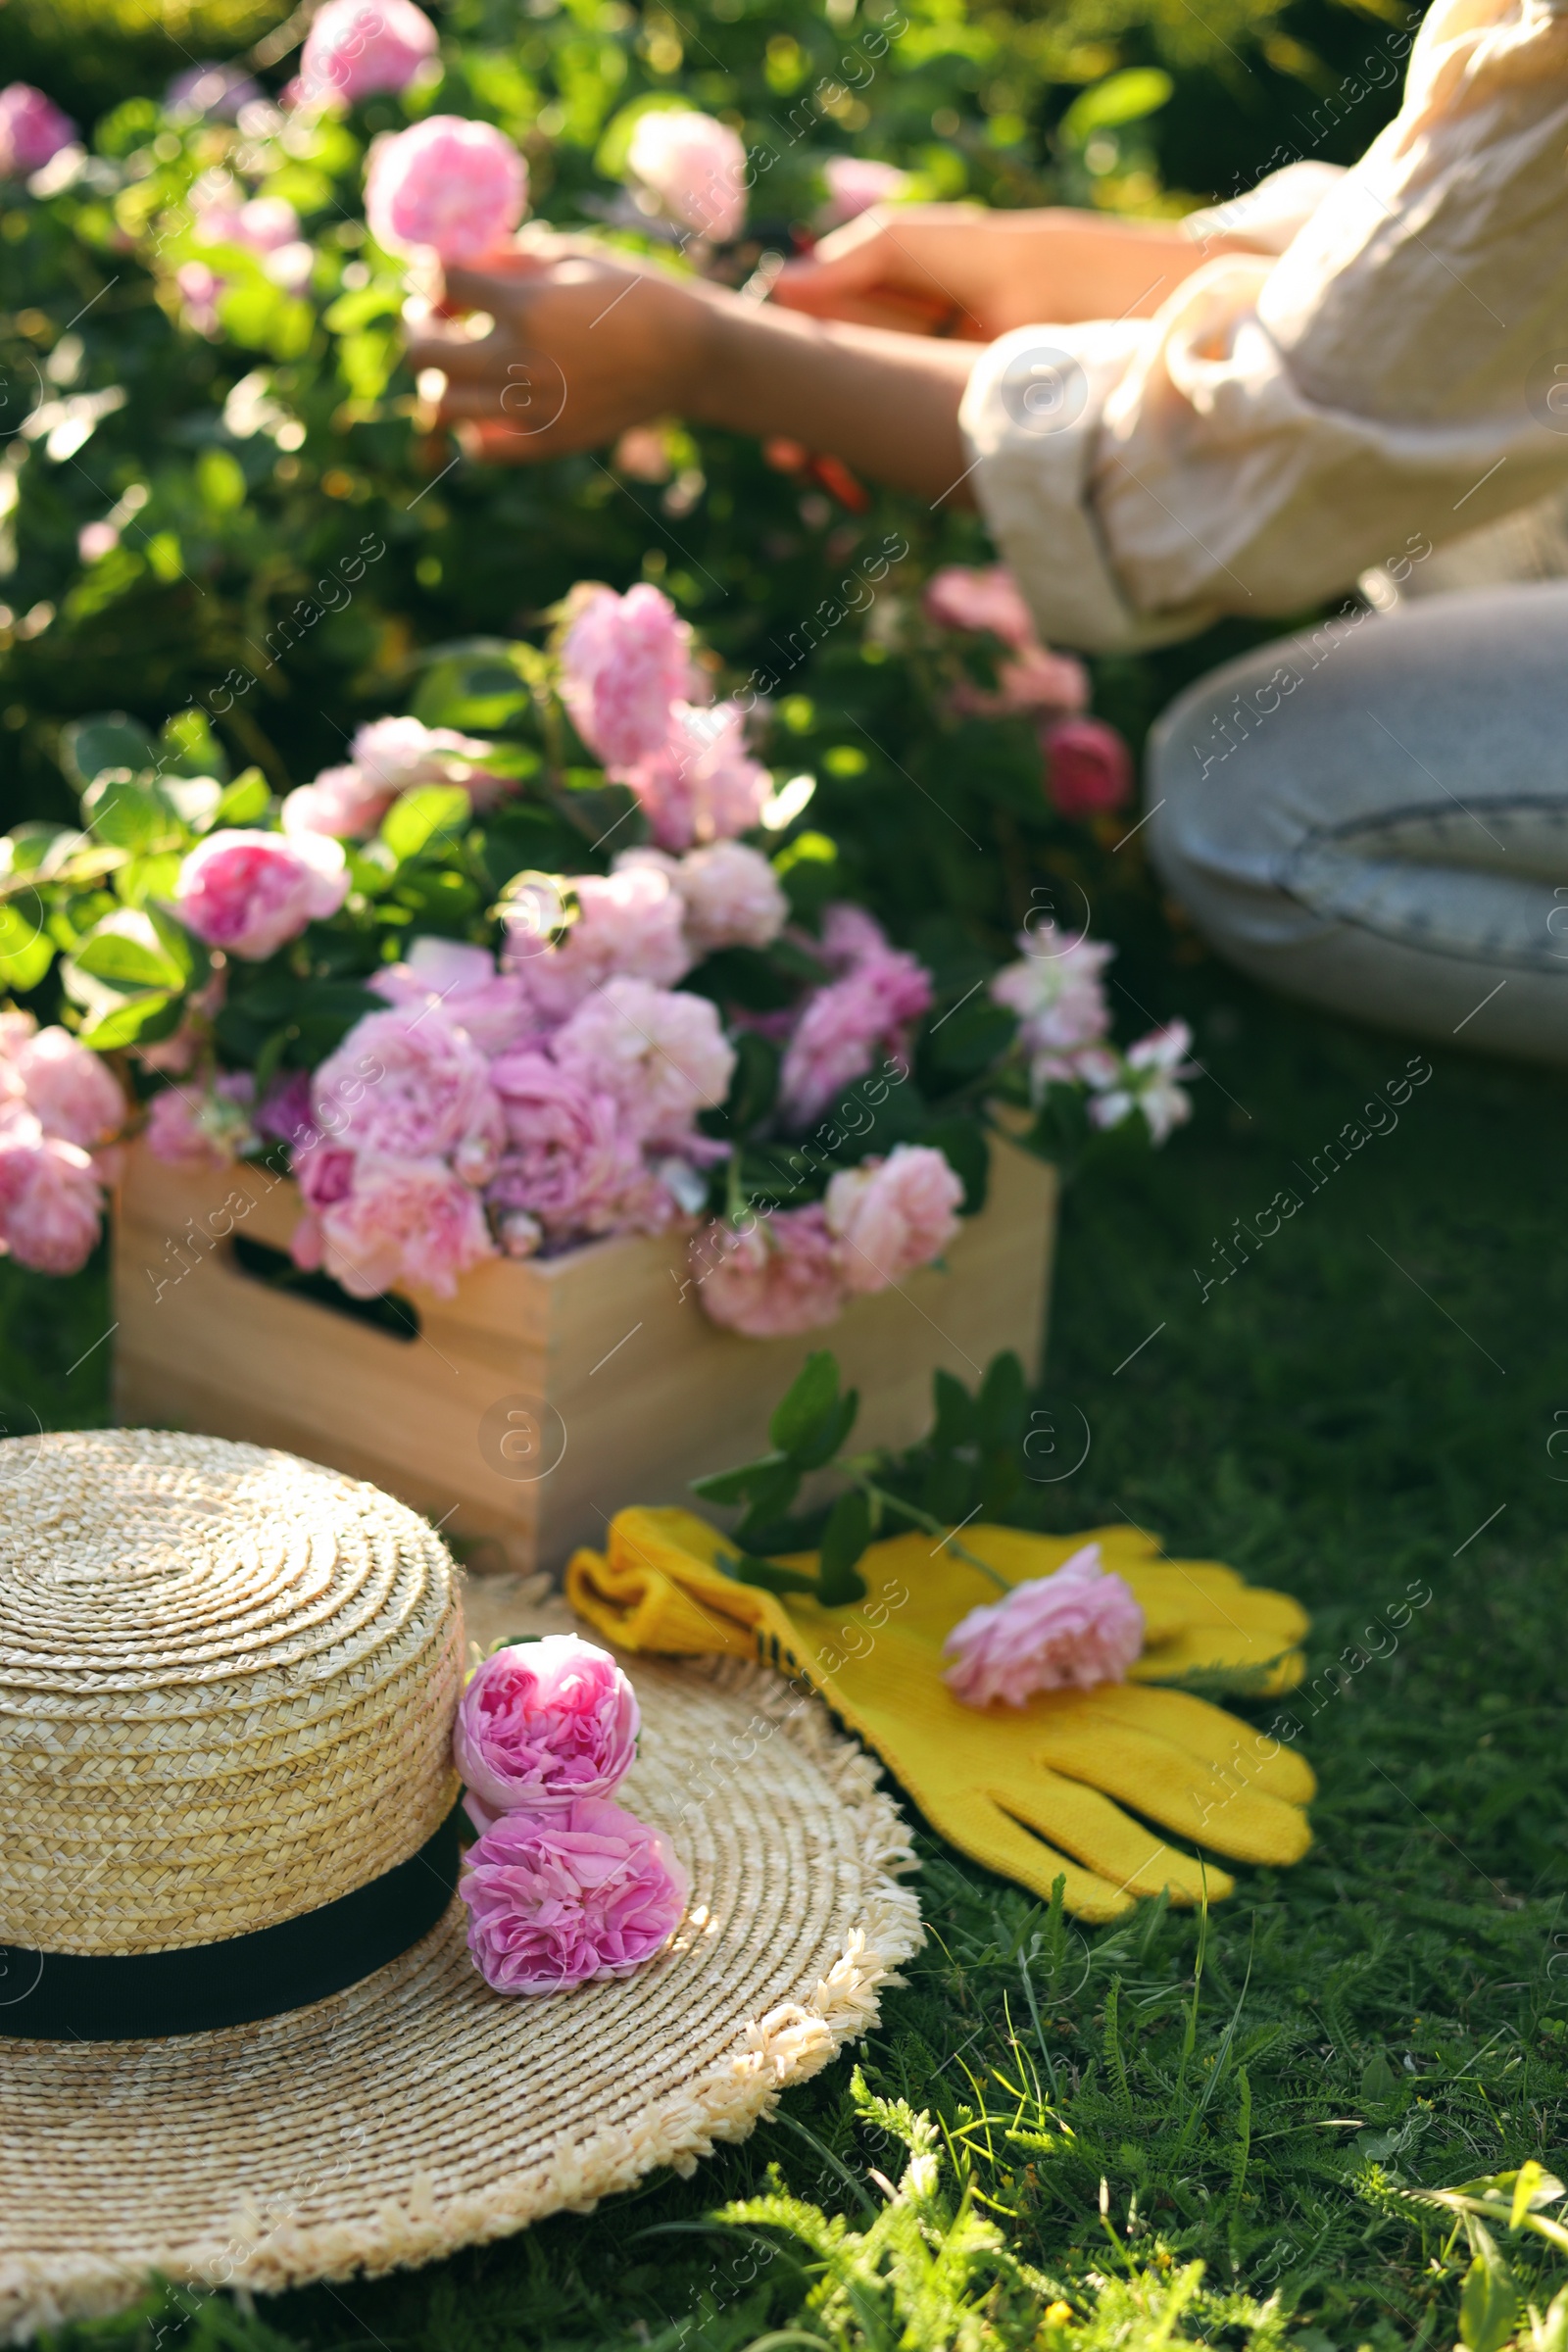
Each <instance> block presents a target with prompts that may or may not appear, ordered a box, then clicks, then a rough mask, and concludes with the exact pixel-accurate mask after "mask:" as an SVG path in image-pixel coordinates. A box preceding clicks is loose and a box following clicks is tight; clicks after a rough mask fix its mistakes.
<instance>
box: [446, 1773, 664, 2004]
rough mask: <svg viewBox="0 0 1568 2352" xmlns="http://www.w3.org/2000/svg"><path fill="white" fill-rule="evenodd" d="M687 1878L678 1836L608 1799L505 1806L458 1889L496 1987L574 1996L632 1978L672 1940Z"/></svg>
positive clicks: (472, 1947)
mask: <svg viewBox="0 0 1568 2352" xmlns="http://www.w3.org/2000/svg"><path fill="white" fill-rule="evenodd" d="M686 1888H687V1881H686V1874H685V1872H684V1871H683V1870H682V1869H681V1867H680V1865H679V1863H678V1862H677V1861H676V1860H675V1857H674V1855H673V1853H672V1852H671V1850H670V1846H669V1842H668V1840H667V1838H663V1837H662V1836H661V1834H660V1832H659V1831H658V1830H652V1829H649V1828H648V1827H647V1825H646V1824H645V1823H643V1822H640V1821H638V1820H637V1819H636V1817H635V1815H633V1814H631V1813H627V1812H624V1811H623V1810H622V1808H621V1807H620V1806H619V1805H613V1804H610V1803H608V1802H607V1801H606V1800H605V1799H604V1798H602V1797H578V1798H577V1799H576V1800H575V1801H574V1802H573V1803H572V1804H571V1805H570V1806H569V1807H568V1808H567V1809H566V1810H565V1811H564V1812H563V1813H550V1814H545V1815H543V1816H535V1815H532V1814H527V1813H503V1814H502V1815H501V1816H500V1818H499V1819H498V1820H497V1821H496V1822H495V1823H494V1825H493V1826H492V1827H491V1828H490V1829H488V1830H486V1831H485V1833H484V1835H483V1837H482V1838H479V1840H478V1842H477V1843H476V1844H474V1845H472V1846H470V1847H469V1849H468V1856H467V1866H466V1869H465V1871H464V1874H463V1877H462V1879H461V1881H460V1882H459V1886H458V1892H459V1893H460V1894H461V1895H462V1897H463V1899H464V1901H465V1902H466V1904H467V1906H468V1949H469V1951H470V1952H471V1953H472V1955H473V1959H474V1963H475V1965H476V1967H477V1968H478V1970H479V1973H480V1975H481V1976H482V1977H483V1978H484V1981H485V1983H486V1984H487V1985H489V1986H490V1988H491V1990H492V1991H493V1992H526V1993H544V1992H564V1991H566V1990H567V1989H568V1988H569V1987H570V1986H571V1985H587V1984H590V1983H592V1982H593V1981H594V1980H595V1979H596V1978H600V1977H628V1976H630V1975H631V1973H632V1971H633V1970H634V1969H636V1968H639V1967H640V1966H641V1965H642V1963H643V1962H644V1961H645V1960H651V1959H652V1958H653V1956H654V1954H655V1953H656V1952H657V1951H658V1950H659V1949H660V1948H661V1946H662V1945H663V1944H665V1943H667V1942H668V1940H669V1938H670V1936H672V1935H673V1934H674V1932H675V1930H676V1928H677V1927H678V1926H679V1924H680V1917H681V1913H682V1911H683V1910H684V1909H685V1905H686Z"/></svg>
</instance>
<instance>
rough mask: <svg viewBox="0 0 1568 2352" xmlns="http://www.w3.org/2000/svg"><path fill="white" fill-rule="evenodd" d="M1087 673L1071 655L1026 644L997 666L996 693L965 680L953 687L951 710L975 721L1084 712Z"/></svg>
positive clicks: (1087, 693) (1087, 695)
mask: <svg viewBox="0 0 1568 2352" xmlns="http://www.w3.org/2000/svg"><path fill="white" fill-rule="evenodd" d="M1088 701H1089V672H1088V671H1087V670H1086V669H1085V667H1084V665H1083V663H1082V662H1076V661H1074V659H1073V657H1072V656H1071V654H1052V653H1048V652H1047V651H1046V648H1045V647H1044V646H1043V645H1026V646H1025V647H1024V648H1023V650H1022V652H1021V653H1017V654H1012V655H1009V656H1008V658H1007V660H1006V661H1005V662H998V664H997V684H996V690H995V692H993V691H992V690H991V689H989V688H987V687H982V686H976V685H974V684H972V683H971V681H970V680H969V679H967V678H965V679H963V680H961V681H960V683H959V684H958V685H957V686H956V687H955V689H954V693H953V707H954V709H955V710H956V711H962V712H964V713H965V714H966V715H969V716H972V717H976V718H1020V717H1022V718H1029V717H1038V716H1042V715H1044V714H1047V713H1051V712H1054V713H1055V714H1056V715H1057V716H1058V717H1059V716H1060V715H1061V713H1062V712H1064V711H1082V710H1084V709H1085V707H1086V706H1087V704H1088Z"/></svg>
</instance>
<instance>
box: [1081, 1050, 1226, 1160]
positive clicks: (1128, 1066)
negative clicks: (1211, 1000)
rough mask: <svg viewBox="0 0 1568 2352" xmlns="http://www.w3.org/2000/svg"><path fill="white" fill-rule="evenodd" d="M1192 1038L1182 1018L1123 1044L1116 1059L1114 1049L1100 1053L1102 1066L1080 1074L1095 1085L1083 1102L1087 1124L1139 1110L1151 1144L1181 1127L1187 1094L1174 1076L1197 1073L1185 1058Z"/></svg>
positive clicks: (1111, 1121) (1112, 1122)
mask: <svg viewBox="0 0 1568 2352" xmlns="http://www.w3.org/2000/svg"><path fill="white" fill-rule="evenodd" d="M1192 1042H1193V1033H1192V1031H1191V1029H1189V1028H1188V1026H1187V1023H1186V1022H1185V1021H1167V1022H1166V1023H1165V1025H1164V1027H1163V1028H1161V1029H1152V1030H1151V1031H1150V1033H1149V1035H1148V1036H1147V1037H1141V1038H1140V1039H1139V1040H1138V1043H1137V1044H1136V1045H1135V1046H1129V1047H1128V1049H1127V1052H1126V1054H1125V1055H1124V1056H1123V1058H1122V1059H1121V1061H1120V1063H1119V1064H1118V1062H1117V1059H1116V1056H1115V1055H1114V1054H1106V1055H1105V1056H1104V1057H1103V1058H1104V1064H1105V1066H1104V1067H1103V1069H1096V1070H1086V1071H1085V1073H1084V1075H1085V1076H1086V1077H1087V1078H1088V1080H1089V1083H1090V1085H1091V1086H1092V1087H1095V1088H1096V1089H1097V1090H1098V1091H1097V1092H1096V1094H1095V1095H1094V1097H1093V1099H1092V1100H1091V1102H1090V1104H1089V1116H1090V1119H1091V1121H1092V1122H1093V1124H1094V1125H1095V1126H1096V1127H1119V1126H1120V1125H1121V1123H1122V1121H1123V1119H1130V1118H1131V1117H1132V1115H1133V1113H1134V1111H1135V1110H1141V1111H1142V1112H1143V1114H1144V1117H1145V1119H1146V1120H1147V1121H1148V1124H1149V1133H1150V1138H1151V1140H1152V1142H1153V1143H1156V1144H1162V1143H1163V1142H1164V1141H1165V1138H1166V1137H1167V1136H1168V1135H1169V1134H1170V1133H1171V1131H1172V1129H1173V1128H1177V1127H1181V1126H1185V1124H1186V1122H1187V1121H1188V1120H1189V1119H1190V1118H1191V1117H1192V1115H1193V1104H1192V1098H1191V1097H1190V1096H1189V1095H1188V1093H1187V1091H1186V1089H1185V1088H1184V1087H1181V1086H1179V1085H1178V1084H1177V1080H1178V1079H1181V1078H1198V1077H1201V1075H1202V1073H1201V1069H1200V1067H1199V1065H1198V1063H1197V1062H1195V1061H1189V1060H1188V1059H1187V1052H1188V1048H1189V1047H1190V1046H1191V1045H1192Z"/></svg>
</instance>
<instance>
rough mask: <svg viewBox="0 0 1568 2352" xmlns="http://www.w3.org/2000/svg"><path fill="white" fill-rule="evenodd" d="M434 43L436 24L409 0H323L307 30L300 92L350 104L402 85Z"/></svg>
mask: <svg viewBox="0 0 1568 2352" xmlns="http://www.w3.org/2000/svg"><path fill="white" fill-rule="evenodd" d="M436 46H437V39H436V29H435V26H434V25H432V24H431V22H430V20H429V18H428V17H427V16H426V15H425V14H424V11H423V10H422V9H419V8H416V7H415V6H414V0H326V5H325V6H324V8H319V9H318V10H317V12H316V15H315V17H314V18H313V19H312V21H311V29H310V31H309V33H308V34H307V35H306V41H305V51H304V55H303V56H302V57H301V59H300V72H299V94H300V96H301V98H304V99H311V100H315V101H318V102H319V100H321V99H323V98H341V99H342V100H343V101H344V102H345V104H347V105H349V106H353V105H356V104H358V102H359V100H360V99H362V98H369V97H372V96H373V95H374V94H375V92H376V91H378V90H406V89H407V88H408V86H409V83H410V82H411V81H412V80H413V79H414V76H415V75H416V73H417V72H418V71H419V68H420V67H421V66H422V65H423V64H424V62H425V60H426V58H430V57H434V55H435V53H436Z"/></svg>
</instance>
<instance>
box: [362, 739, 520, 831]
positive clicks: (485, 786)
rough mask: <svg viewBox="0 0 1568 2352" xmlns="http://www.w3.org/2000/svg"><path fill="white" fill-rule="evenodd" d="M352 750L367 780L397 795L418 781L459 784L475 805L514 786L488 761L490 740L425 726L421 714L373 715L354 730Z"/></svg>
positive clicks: (481, 806) (485, 805) (486, 803)
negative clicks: (496, 773) (489, 766)
mask: <svg viewBox="0 0 1568 2352" xmlns="http://www.w3.org/2000/svg"><path fill="white" fill-rule="evenodd" d="M349 748H350V750H351V752H352V754H353V757H354V764H355V766H356V767H357V768H358V769H359V771H360V773H361V774H362V775H363V776H364V778H365V780H366V782H367V784H368V785H374V786H375V788H376V789H377V790H378V791H384V792H386V793H387V794H388V795H389V796H390V797H391V798H392V799H396V797H397V795H398V794H399V793H400V792H408V791H409V790H410V789H411V788H412V787H413V786H414V785H416V784H461V785H462V786H463V789H464V791H465V792H466V794H467V795H468V798H469V799H470V800H471V801H472V803H473V805H474V807H475V808H476V809H484V808H488V807H489V805H490V803H491V802H492V801H494V800H495V799H496V798H497V796H498V795H499V794H500V793H502V792H505V791H507V790H509V789H510V787H509V784H508V781H507V779H506V778H505V777H503V776H493V775H491V774H490V772H489V770H488V769H487V768H486V767H485V765H484V762H485V760H486V759H487V758H488V757H489V753H490V746H489V745H488V744H487V743H481V742H480V741H479V739H478V737H477V736H474V735H460V734H459V733H458V730H457V729H456V727H427V726H425V725H424V724H423V723H422V721H421V720H419V719H417V718H372V719H369V720H368V721H367V723H366V724H365V725H364V726H363V727H360V728H359V729H357V730H356V733H355V737H354V741H353V743H352V744H351V745H350V747H349Z"/></svg>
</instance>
